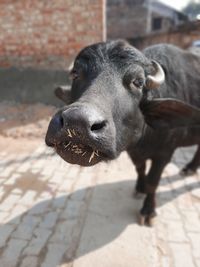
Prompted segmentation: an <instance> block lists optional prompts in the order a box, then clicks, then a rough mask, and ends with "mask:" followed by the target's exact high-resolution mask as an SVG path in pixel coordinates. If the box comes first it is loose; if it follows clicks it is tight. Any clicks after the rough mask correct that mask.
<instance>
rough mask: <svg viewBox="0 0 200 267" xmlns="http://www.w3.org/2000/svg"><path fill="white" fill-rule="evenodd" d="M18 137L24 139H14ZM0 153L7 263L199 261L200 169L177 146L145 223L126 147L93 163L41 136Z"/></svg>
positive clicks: (192, 265) (178, 266) (145, 265)
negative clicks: (192, 170) (65, 157)
mask: <svg viewBox="0 0 200 267" xmlns="http://www.w3.org/2000/svg"><path fill="white" fill-rule="evenodd" d="M16 142H19V141H17V140H16ZM18 147H19V148H18V149H17V150H16V149H15V151H14V152H13V151H12V149H10V147H9V145H8V148H7V149H4V150H3V151H1V152H0V171H1V175H0V266H1V267H19V266H20V267H36V266H37V267H40V266H41V267H57V266H62V267H64V266H65V267H66V266H74V267H90V266H91V267H94V266H95V267H157V266H158V267H168V266H169V267H199V266H200V173H197V174H196V175H193V176H190V177H187V178H183V177H181V176H180V175H179V170H180V168H181V167H182V166H183V165H184V164H185V163H186V162H187V161H189V159H190V158H191V157H192V154H193V153H194V148H187V149H179V150H178V151H177V152H176V154H175V156H174V157H173V161H172V162H171V163H170V164H169V165H168V166H167V167H166V169H165V171H164V173H163V177H162V180H161V184H160V186H159V190H158V194H157V206H158V208H157V211H158V216H157V218H156V219H155V224H154V227H152V228H149V227H146V226H139V225H138V223H137V221H138V212H139V209H140V208H141V206H142V199H134V198H133V197H132V193H133V188H134V185H135V181H136V172H135V168H134V166H133V165H132V163H131V162H130V160H129V159H128V157H127V155H126V153H123V154H122V155H121V156H120V158H118V159H117V160H116V161H113V162H110V163H108V164H104V163H102V164H99V165H97V166H94V167H90V168H82V167H78V166H72V165H69V164H67V163H65V162H64V161H62V160H61V159H60V158H59V157H58V156H56V155H55V154H54V153H53V151H52V150H49V149H48V148H46V147H45V145H44V144H43V143H41V141H38V143H36V144H34V147H33V148H32V149H31V150H30V147H29V149H27V151H26V148H25V147H23V142H22V141H21V147H22V148H23V149H20V146H18Z"/></svg>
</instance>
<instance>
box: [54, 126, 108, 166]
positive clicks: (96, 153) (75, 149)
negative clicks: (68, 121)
mask: <svg viewBox="0 0 200 267" xmlns="http://www.w3.org/2000/svg"><path fill="white" fill-rule="evenodd" d="M61 139H62V141H61V140H60V141H58V140H57V142H55V143H54V145H52V146H53V147H54V149H55V151H56V153H57V154H58V155H59V156H60V157H61V158H62V159H64V160H65V161H66V162H68V163H71V164H78V165H80V166H92V165H95V164H97V163H98V162H100V161H103V160H106V158H107V156H106V155H105V153H103V152H101V151H100V150H99V149H97V148H95V147H94V146H92V145H90V142H89V141H88V140H87V142H86V140H85V142H83V141H81V140H80V138H77V135H76V136H73V131H70V130H68V131H67V138H65V140H63V138H61ZM54 140H55V139H54Z"/></svg>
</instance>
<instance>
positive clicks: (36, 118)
mask: <svg viewBox="0 0 200 267" xmlns="http://www.w3.org/2000/svg"><path fill="white" fill-rule="evenodd" d="M55 111H56V108H55V107H54V106H48V105H44V104H16V103H5V102H3V103H0V136H1V137H9V138H10V137H11V138H15V139H16V138H25V139H27V138H28V139H29V140H30V139H35V138H44V136H45V134H46V130H47V127H48V124H49V121H50V119H51V116H52V115H53V114H54V113H55ZM1 141H2V140H0V142H1ZM1 143H2V142H1ZM2 145H3V144H2Z"/></svg>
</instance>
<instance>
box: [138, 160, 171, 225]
mask: <svg viewBox="0 0 200 267" xmlns="http://www.w3.org/2000/svg"><path fill="white" fill-rule="evenodd" d="M170 158H171V155H170V156H168V157H167V158H164V159H158V158H156V159H153V160H152V165H151V168H150V170H149V173H148V174H147V177H146V184H145V191H146V194H147V195H146V197H145V200H144V203H143V207H142V209H141V211H140V224H142V225H144V224H146V225H151V224H152V219H153V218H154V217H155V216H156V211H155V208H156V189H157V187H158V184H159V181H160V177H161V174H162V172H163V169H164V167H165V166H166V164H167V163H168V162H169V161H170Z"/></svg>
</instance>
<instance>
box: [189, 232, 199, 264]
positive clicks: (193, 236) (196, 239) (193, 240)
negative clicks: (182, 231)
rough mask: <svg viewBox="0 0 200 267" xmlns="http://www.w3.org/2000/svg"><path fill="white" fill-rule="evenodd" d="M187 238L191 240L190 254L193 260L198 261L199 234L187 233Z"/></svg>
mask: <svg viewBox="0 0 200 267" xmlns="http://www.w3.org/2000/svg"><path fill="white" fill-rule="evenodd" d="M188 236H189V238H190V240H191V244H192V253H193V255H194V257H195V258H199V259H200V249H199V246H200V233H199V234H197V233H188Z"/></svg>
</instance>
